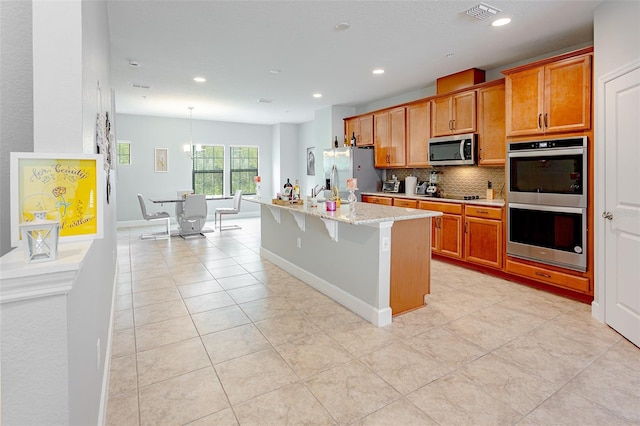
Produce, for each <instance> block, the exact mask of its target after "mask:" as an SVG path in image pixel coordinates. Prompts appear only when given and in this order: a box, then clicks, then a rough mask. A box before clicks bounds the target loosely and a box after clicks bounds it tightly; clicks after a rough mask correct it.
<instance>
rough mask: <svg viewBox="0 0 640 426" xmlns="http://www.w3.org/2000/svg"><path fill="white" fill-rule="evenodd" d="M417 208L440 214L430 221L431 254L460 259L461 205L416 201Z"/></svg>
mask: <svg viewBox="0 0 640 426" xmlns="http://www.w3.org/2000/svg"><path fill="white" fill-rule="evenodd" d="M418 208H419V209H423V210H433V211H437V212H442V216H439V217H436V218H434V219H433V220H432V221H431V235H432V241H431V250H432V252H433V253H438V254H441V255H444V256H449V257H452V258H454V259H462V255H463V253H462V205H461V204H452V203H438V202H433V201H418Z"/></svg>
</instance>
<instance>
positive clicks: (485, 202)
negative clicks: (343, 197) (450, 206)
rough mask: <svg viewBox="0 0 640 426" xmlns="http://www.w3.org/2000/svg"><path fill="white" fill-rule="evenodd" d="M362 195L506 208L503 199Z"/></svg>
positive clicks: (368, 193) (391, 194) (374, 193)
mask: <svg viewBox="0 0 640 426" xmlns="http://www.w3.org/2000/svg"><path fill="white" fill-rule="evenodd" d="M361 195H374V196H377V197H392V198H405V199H409V200H419V201H437V202H443V203H457V204H474V205H480V206H489V207H504V204H505V203H504V200H502V199H493V200H487V199H486V198H480V199H477V200H460V199H457V198H434V197H427V196H425V195H417V194H405V193H402V192H401V193H395V192H363V193H362V194H361Z"/></svg>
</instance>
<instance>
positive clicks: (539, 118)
mask: <svg viewBox="0 0 640 426" xmlns="http://www.w3.org/2000/svg"><path fill="white" fill-rule="evenodd" d="M538 129H542V114H538Z"/></svg>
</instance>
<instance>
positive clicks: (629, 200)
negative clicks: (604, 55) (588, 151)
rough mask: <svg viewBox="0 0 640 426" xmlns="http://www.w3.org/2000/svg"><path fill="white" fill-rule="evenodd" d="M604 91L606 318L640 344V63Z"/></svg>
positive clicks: (610, 323)
mask: <svg viewBox="0 0 640 426" xmlns="http://www.w3.org/2000/svg"><path fill="white" fill-rule="evenodd" d="M604 92H605V96H604V102H605V117H604V127H605V129H604V137H605V140H604V150H603V152H602V154H603V155H604V156H605V172H604V179H605V183H604V187H605V195H604V200H605V209H604V210H605V211H604V212H596V215H598V213H600V214H601V215H602V218H600V217H598V216H596V220H602V221H604V222H605V224H604V228H605V229H604V234H605V240H604V260H605V263H604V269H605V270H604V278H605V283H604V285H605V321H606V323H607V324H609V325H610V326H611V327H613V328H614V329H616V330H617V331H618V332H619V333H620V334H622V335H623V336H625V337H626V338H627V339H629V340H630V341H631V342H633V343H634V344H635V345H636V346H640V67H639V66H635V67H634V68H633V69H631V70H629V71H628V72H625V73H623V74H621V75H619V76H616V77H615V78H614V79H612V80H610V81H608V82H606V83H605V90H604Z"/></svg>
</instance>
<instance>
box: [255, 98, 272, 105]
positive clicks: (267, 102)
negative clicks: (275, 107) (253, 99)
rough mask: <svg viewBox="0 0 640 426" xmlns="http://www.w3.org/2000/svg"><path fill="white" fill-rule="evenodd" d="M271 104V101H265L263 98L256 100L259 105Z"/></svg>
mask: <svg viewBox="0 0 640 426" xmlns="http://www.w3.org/2000/svg"><path fill="white" fill-rule="evenodd" d="M271 102H273V101H272V100H271V99H265V98H260V99H258V103H259V104H270V103H271Z"/></svg>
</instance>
